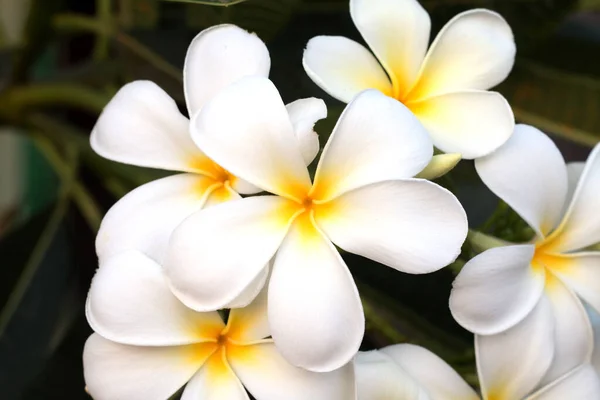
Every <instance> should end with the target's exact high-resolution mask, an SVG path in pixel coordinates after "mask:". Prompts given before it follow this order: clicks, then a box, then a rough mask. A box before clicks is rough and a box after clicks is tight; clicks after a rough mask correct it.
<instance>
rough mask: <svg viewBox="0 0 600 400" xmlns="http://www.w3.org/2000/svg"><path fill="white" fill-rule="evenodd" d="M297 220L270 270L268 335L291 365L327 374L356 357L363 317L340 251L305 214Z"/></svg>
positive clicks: (353, 285)
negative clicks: (271, 270)
mask: <svg viewBox="0 0 600 400" xmlns="http://www.w3.org/2000/svg"><path fill="white" fill-rule="evenodd" d="M299 218H300V219H299V220H297V221H296V222H295V223H294V225H292V227H291V228H290V231H289V232H288V234H287V236H286V238H285V240H284V241H283V243H282V245H281V248H280V249H279V251H278V252H277V256H276V258H275V263H274V266H273V273H272V276H271V281H270V284H269V305H268V309H269V322H270V324H271V334H272V336H273V339H274V340H275V344H276V345H277V347H278V348H279V350H280V351H281V353H282V354H283V356H284V357H285V358H286V359H287V360H288V361H289V362H291V363H292V364H294V365H296V366H299V367H302V368H305V369H308V370H311V371H315V372H328V371H332V370H334V369H337V368H340V367H341V366H342V365H345V364H346V363H348V362H349V361H350V360H351V359H352V357H353V356H354V355H355V354H356V352H357V351H358V347H359V346H360V342H361V341H362V338H363V334H364V328H365V319H364V316H363V310H362V305H361V302H360V297H359V296H358V291H357V289H356V285H355V284H354V280H353V279H352V275H351V274H350V271H348V268H347V267H346V264H345V263H344V261H343V260H342V258H341V257H340V255H339V253H338V251H337V250H336V249H335V247H333V245H332V244H331V242H330V241H329V239H327V238H325V237H324V236H323V234H322V233H321V232H319V231H318V230H317V229H316V228H315V227H314V225H313V224H314V222H311V221H309V218H308V216H307V215H306V214H305V215H303V216H301V217H299ZM342 326H343V327H344V329H343V334H340V327H342Z"/></svg>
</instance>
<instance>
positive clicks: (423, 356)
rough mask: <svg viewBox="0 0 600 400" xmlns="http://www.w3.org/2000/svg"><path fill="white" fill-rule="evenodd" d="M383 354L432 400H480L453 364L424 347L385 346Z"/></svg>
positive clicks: (411, 345)
mask: <svg viewBox="0 0 600 400" xmlns="http://www.w3.org/2000/svg"><path fill="white" fill-rule="evenodd" d="M380 352H381V353H383V354H386V355H387V356H388V357H390V358H391V359H392V360H393V361H394V363H396V364H397V365H399V366H400V367H402V369H403V370H404V371H406V373H407V374H408V375H409V376H411V377H412V378H413V379H414V380H415V381H416V382H418V383H419V385H420V386H421V387H422V388H424V389H425V390H426V391H427V394H428V395H429V397H430V398H431V399H432V400H443V399H461V400H477V399H478V396H477V393H475V391H474V390H473V389H472V388H471V387H470V386H469V385H468V384H467V383H466V382H465V381H464V379H462V378H461V376H460V375H459V374H458V373H457V372H456V371H455V370H454V369H452V367H451V366H450V365H448V364H447V363H446V362H445V361H444V360H442V359H441V358H440V357H438V356H437V355H435V354H434V353H432V352H431V351H429V350H427V349H426V348H424V347H421V346H416V345H413V344H396V345H392V346H387V347H384V348H382V349H381V350H380Z"/></svg>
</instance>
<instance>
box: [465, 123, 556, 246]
mask: <svg viewBox="0 0 600 400" xmlns="http://www.w3.org/2000/svg"><path fill="white" fill-rule="evenodd" d="M475 168H476V169H477V173H478V174H479V176H480V177H481V179H482V180H483V183H485V184H486V186H487V187H488V188H490V190H491V191H492V192H494V193H495V194H496V195H497V196H498V197H500V198H501V199H502V200H504V201H505V202H506V203H508V205H509V206H511V208H513V209H514V210H515V211H516V212H517V213H518V214H519V215H520V216H521V217H522V218H523V219H524V220H525V221H526V222H527V223H528V224H529V225H530V226H531V227H532V228H533V229H535V231H536V232H537V233H538V235H540V236H544V235H546V234H548V232H550V230H552V229H553V228H554V227H555V226H556V224H557V223H558V220H559V218H560V217H561V212H562V209H563V204H564V201H565V197H566V195H567V185H568V181H567V169H566V167H565V161H564V159H563V157H562V155H561V154H560V151H559V150H558V148H557V147H556V145H555V144H554V142H553V141H552V140H551V139H550V138H549V137H548V136H546V135H545V134H544V133H542V132H541V131H539V130H538V129H536V128H534V127H532V126H528V125H517V126H516V127H515V132H514V134H513V135H512V137H511V138H510V139H509V140H508V142H506V144H505V145H504V146H502V147H501V148H500V149H498V150H497V151H495V152H494V153H492V154H490V155H488V156H486V157H483V158H480V159H477V160H476V161H475Z"/></svg>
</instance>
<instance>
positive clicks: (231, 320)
mask: <svg viewBox="0 0 600 400" xmlns="http://www.w3.org/2000/svg"><path fill="white" fill-rule="evenodd" d="M265 270H266V271H267V275H268V268H265ZM265 278H266V277H265ZM267 297H268V285H264V283H263V288H262V290H261V292H260V293H259V294H258V296H255V298H254V300H253V301H252V302H251V303H250V304H248V305H247V306H246V307H243V308H234V309H231V311H230V312H229V317H228V319H227V337H228V338H231V339H232V340H234V341H235V342H236V343H238V344H240V343H242V344H244V343H251V342H255V341H257V340H261V339H264V338H266V337H268V336H271V328H270V327H269V320H268V318H267Z"/></svg>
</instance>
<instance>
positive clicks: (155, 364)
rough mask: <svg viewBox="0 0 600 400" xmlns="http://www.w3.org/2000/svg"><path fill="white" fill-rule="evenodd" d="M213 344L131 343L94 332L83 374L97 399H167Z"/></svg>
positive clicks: (90, 340)
mask: <svg viewBox="0 0 600 400" xmlns="http://www.w3.org/2000/svg"><path fill="white" fill-rule="evenodd" d="M213 350H214V348H213V347H211V346H210V345H188V346H173V347H141V346H128V345H122V344H117V343H114V342H111V341H110V340H107V339H104V338H103V337H102V336H100V335H98V334H96V333H95V334H93V335H92V336H90V337H89V339H88V340H87V342H86V343H85V348H84V350H83V374H84V377H85V382H86V385H87V391H88V393H89V394H90V395H91V396H92V397H93V398H95V399H128V400H164V399H167V398H169V397H170V396H171V395H173V394H174V393H175V392H176V391H177V390H178V389H179V388H180V387H182V386H183V385H185V383H186V382H187V381H188V380H189V379H190V378H191V377H192V376H193V375H194V373H196V371H197V370H198V368H200V366H201V365H202V364H203V363H204V361H205V360H206V358H208V357H209V356H210V354H211V352H212V351H213Z"/></svg>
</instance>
